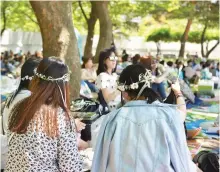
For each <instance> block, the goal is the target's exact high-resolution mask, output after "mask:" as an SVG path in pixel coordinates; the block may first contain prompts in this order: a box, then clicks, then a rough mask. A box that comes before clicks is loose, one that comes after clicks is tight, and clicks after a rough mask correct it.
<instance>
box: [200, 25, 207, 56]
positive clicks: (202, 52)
mask: <svg viewBox="0 0 220 172" xmlns="http://www.w3.org/2000/svg"><path fill="white" fill-rule="evenodd" d="M207 27H208V21H206V23H205V27H204V29H203V31H202V35H201V54H202V56H203V57H204V56H205V53H204V47H203V43H204V41H205V32H206V29H207Z"/></svg>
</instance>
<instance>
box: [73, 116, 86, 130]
mask: <svg viewBox="0 0 220 172" xmlns="http://www.w3.org/2000/svg"><path fill="white" fill-rule="evenodd" d="M81 120H82V119H81V118H76V119H75V123H76V130H77V132H81V131H82V130H83V129H85V128H86V124H84V123H83V122H81Z"/></svg>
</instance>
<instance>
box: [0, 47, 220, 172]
mask: <svg viewBox="0 0 220 172" xmlns="http://www.w3.org/2000/svg"><path fill="white" fill-rule="evenodd" d="M1 66H2V67H3V69H2V70H1V73H2V75H6V74H8V73H9V74H13V75H14V68H18V67H21V70H20V76H21V78H20V84H19V87H18V89H17V90H16V92H15V93H13V94H12V95H11V96H9V98H8V99H7V101H6V104H5V108H4V111H3V131H4V132H3V133H4V134H3V135H1V140H3V141H5V140H6V141H5V142H4V143H5V149H4V150H5V151H6V150H7V149H8V151H6V152H5V157H4V159H5V161H7V162H6V165H5V171H6V172H14V171H18V172H19V171H22V172H23V171H42V172H44V171H45V172H50V171H51V172H55V171H65V172H70V171H75V172H78V171H82V159H81V158H80V154H79V150H81V149H85V148H88V147H89V143H87V142H85V141H83V140H82V139H81V138H80V133H81V130H83V129H85V124H83V123H82V122H81V121H80V119H74V118H73V117H72V115H71V112H70V100H69V96H68V95H69V76H70V73H69V71H68V68H67V66H66V64H65V63H64V62H62V61H61V60H60V59H59V58H57V57H47V58H42V55H41V53H39V52H36V53H35V55H33V56H31V55H30V53H28V54H27V55H24V54H22V53H21V54H17V55H13V53H12V52H10V53H6V52H5V53H3V54H1ZM13 67H14V68H13ZM81 70H82V72H81V75H82V76H81V79H82V82H81V86H82V88H81V90H80V94H81V95H82V96H84V97H89V98H94V96H93V95H89V94H90V93H92V92H93V94H94V95H97V99H98V101H99V102H100V104H101V105H102V111H103V114H106V115H104V118H103V119H102V122H101V126H100V127H99V131H98V133H99V134H98V136H97V138H96V140H97V141H96V145H93V146H94V147H95V149H94V158H93V162H92V168H91V171H92V172H103V171H109V172H114V171H120V172H129V171H140V172H142V171H159V172H171V171H175V172H194V171H201V169H199V168H201V166H200V164H196V163H198V162H195V161H194V163H193V161H192V159H191V155H190V153H189V150H188V147H187V142H186V140H187V133H186V130H185V119H186V102H185V99H189V100H191V101H192V102H193V101H194V98H191V97H190V96H188V97H187V94H186V93H184V91H183V90H182V85H184V86H185V87H187V88H188V89H190V83H193V84H197V83H198V82H199V80H200V79H202V80H212V79H213V78H214V79H213V80H214V82H215V87H216V88H217V87H219V85H218V83H219V63H218V64H216V63H215V62H214V61H213V62H212V61H206V62H195V61H193V60H188V61H187V65H185V64H184V62H183V61H180V60H177V61H176V62H173V61H168V62H165V61H164V60H162V59H160V58H159V57H156V58H154V57H152V56H143V57H141V56H140V55H139V54H136V55H135V56H134V57H131V56H130V55H129V54H127V53H126V51H124V52H123V55H122V57H119V56H118V55H117V53H116V52H115V49H114V48H110V49H106V50H103V51H101V52H100V55H99V62H98V65H94V64H93V59H92V57H84V58H83V64H82V69H81ZM215 77H217V78H215ZM216 80H217V82H216ZM83 88H84V89H86V90H87V91H82V89H83ZM88 89H89V91H88ZM207 166H209V165H206V167H205V168H207ZM205 168H204V169H202V170H203V171H204V172H206V171H205V170H206V169H205ZM210 168H215V167H213V166H212V167H210ZM217 170H218V169H217ZM207 172H208V171H207ZM213 172H214V171H213Z"/></svg>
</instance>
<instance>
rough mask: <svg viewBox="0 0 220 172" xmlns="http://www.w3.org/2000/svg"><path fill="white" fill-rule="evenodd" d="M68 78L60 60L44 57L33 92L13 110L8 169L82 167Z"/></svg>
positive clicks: (48, 171)
mask: <svg viewBox="0 0 220 172" xmlns="http://www.w3.org/2000/svg"><path fill="white" fill-rule="evenodd" d="M68 81H69V73H68V68H67V66H66V65H65V64H64V63H63V62H62V61H61V60H59V59H58V58H56V57H48V58H43V60H42V61H41V62H40V64H39V66H38V68H37V70H36V71H35V76H34V78H33V80H32V82H31V84H30V91H31V95H30V96H29V97H28V98H26V99H24V100H23V101H21V102H19V103H18V104H17V105H16V106H15V107H14V108H13V110H12V112H11V114H10V118H9V132H8V136H9V143H8V144H9V152H8V161H7V164H6V169H5V171H6V172H7V171H9V172H10V171H13V172H15V171H16V172H19V171H20V172H24V171H36V172H37V171H41V172H58V171H65V172H70V171H71V172H72V171H74V172H78V171H81V160H80V159H79V153H78V148H77V144H76V132H75V130H76V129H75V124H74V122H73V121H72V119H71V118H70V115H69V113H70V112H69V98H68V95H69V85H68V84H69V83H68Z"/></svg>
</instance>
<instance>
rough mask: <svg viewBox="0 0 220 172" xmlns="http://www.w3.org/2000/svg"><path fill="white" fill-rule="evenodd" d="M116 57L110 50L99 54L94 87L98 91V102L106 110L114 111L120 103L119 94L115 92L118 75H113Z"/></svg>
mask: <svg viewBox="0 0 220 172" xmlns="http://www.w3.org/2000/svg"><path fill="white" fill-rule="evenodd" d="M117 60H118V57H116V56H115V53H114V51H113V50H112V49H107V50H104V51H101V52H100V55H99V66H98V70H97V74H98V77H97V80H96V86H97V87H98V89H99V101H100V103H101V104H102V105H103V106H104V108H107V109H108V110H110V111H112V110H114V109H116V108H117V107H118V106H119V105H120V102H121V94H120V92H119V91H118V90H117V79H118V75H117V74H116V73H115V71H116V68H117Z"/></svg>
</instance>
